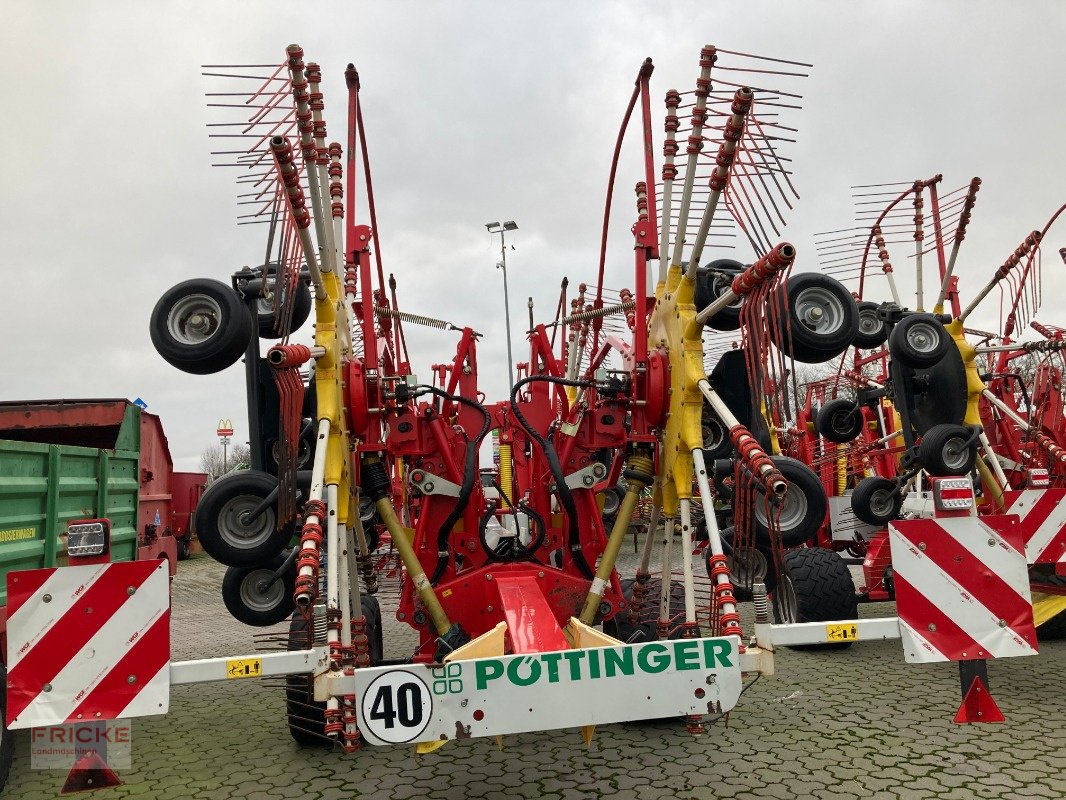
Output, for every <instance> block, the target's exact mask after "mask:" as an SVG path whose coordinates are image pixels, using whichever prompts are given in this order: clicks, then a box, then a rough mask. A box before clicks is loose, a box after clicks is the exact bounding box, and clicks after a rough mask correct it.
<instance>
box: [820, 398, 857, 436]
mask: <svg viewBox="0 0 1066 800" xmlns="http://www.w3.org/2000/svg"><path fill="white" fill-rule="evenodd" d="M862 425H863V420H862V411H861V410H860V409H859V407H858V406H857V405H856V404H855V401H854V400H848V399H846V398H843V397H839V398H837V399H836V400H830V401H829V402H828V403H826V404H825V405H824V406H822V407H821V408H820V409H819V410H818V416H816V417H815V418H814V429H815V430H816V431H818V433H820V434H821V435H822V437H823V438H824V439H827V440H829V441H830V442H836V443H837V444H846V443H847V442H850V441H851V440H852V439H854V438H855V437H856V436H858V435H859V434H860V433H862Z"/></svg>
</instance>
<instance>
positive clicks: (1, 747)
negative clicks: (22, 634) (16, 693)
mask: <svg viewBox="0 0 1066 800" xmlns="http://www.w3.org/2000/svg"><path fill="white" fill-rule="evenodd" d="M14 758H15V732H14V731H9V730H8V729H7V668H6V667H5V666H4V665H3V664H2V663H0V792H2V791H3V790H4V787H5V786H7V779H8V776H9V775H10V774H11V762H12V761H13V760H14Z"/></svg>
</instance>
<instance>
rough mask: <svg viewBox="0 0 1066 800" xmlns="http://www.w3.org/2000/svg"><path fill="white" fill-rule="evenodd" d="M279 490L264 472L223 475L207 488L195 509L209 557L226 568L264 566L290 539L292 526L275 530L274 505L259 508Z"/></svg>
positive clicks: (203, 543) (250, 471) (202, 539)
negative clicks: (260, 509)
mask: <svg viewBox="0 0 1066 800" xmlns="http://www.w3.org/2000/svg"><path fill="white" fill-rule="evenodd" d="M277 488H278V479H277V478H275V477H274V476H273V475H268V474H267V473H265V472H255V471H252V470H244V471H241V472H231V473H229V474H228V475H223V476H222V477H221V478H218V479H217V480H216V481H215V482H214V483H212V484H211V485H210V486H208V487H207V491H205V492H204V495H203V497H201V498H200V502H199V503H198V504H197V506H196V531H197V533H198V535H199V537H200V544H201V545H203V548H204V550H206V551H207V553H208V555H210V556H211V557H212V558H214V559H215V560H216V561H220V562H222V563H223V564H225V565H226V566H228V567H251V566H256V565H257V564H265V563H266V562H268V561H270V560H271V559H272V558H274V557H275V556H276V555H278V554H279V553H280V552H281V551H282V550H283V549H284V548H285V545H287V544H288V543H289V539H291V538H292V534H293V525H292V524H291V523H290V524H286V525H284V526H283V527H282V529H281V530H278V529H277V513H276V508H277V502H276V501H274V502H271V503H268V504H267V505H266V508H264V509H263V510H262V511H259V513H258V514H257V513H256V512H257V511H258V509H259V507H260V506H261V505H263V501H264V500H265V499H266V498H267V497H268V496H270V494H271V493H272V492H274V491H275V490H276V489H277Z"/></svg>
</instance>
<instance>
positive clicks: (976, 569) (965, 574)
mask: <svg viewBox="0 0 1066 800" xmlns="http://www.w3.org/2000/svg"><path fill="white" fill-rule="evenodd" d="M888 535H889V542H890V544H891V547H892V570H893V580H894V582H895V587H896V606H897V613H898V614H899V627H900V637H901V639H902V641H903V652H904V657H905V658H906V660H907V661H908V662H910V663H926V662H930V661H964V660H969V659H984V658H1005V657H1008V656H1032V655H1036V654H1037V651H1036V630H1035V628H1034V627H1033V600H1032V597H1031V596H1030V593H1029V574H1028V568H1027V565H1026V563H1025V556H1024V554H1023V549H1024V541H1023V538H1022V533H1021V529H1020V527H1019V526H1018V524H1017V519H1016V518H1015V517H1014V516H1013V515H1011V516H1006V515H1003V516H985V517H969V516H965V517H950V518H939V519H913V520H897V521H896V522H892V523H889V526H888Z"/></svg>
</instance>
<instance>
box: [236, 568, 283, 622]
mask: <svg viewBox="0 0 1066 800" xmlns="http://www.w3.org/2000/svg"><path fill="white" fill-rule="evenodd" d="M273 577H274V571H273V570H269V569H257V570H253V571H252V572H249V573H248V574H247V575H245V576H244V580H242V581H241V592H240V594H241V602H242V603H244V605H245V606H247V607H248V608H249V609H250V610H252V611H259V612H264V611H273V610H274V609H275V608H277V607H278V606H279V605H281V603H282V602H283V601H284V600H285V581H283V580H281V579H280V578H279V579H278V580H276V581H274V583H273V584H272V585H270V586H269V587H268V584H270V581H271V580H272V579H273Z"/></svg>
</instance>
